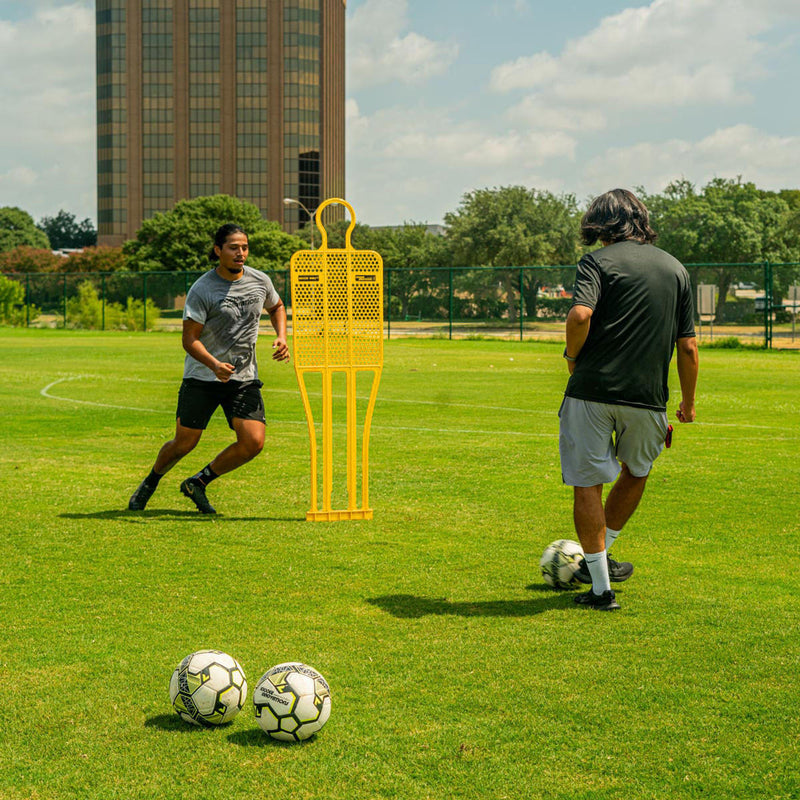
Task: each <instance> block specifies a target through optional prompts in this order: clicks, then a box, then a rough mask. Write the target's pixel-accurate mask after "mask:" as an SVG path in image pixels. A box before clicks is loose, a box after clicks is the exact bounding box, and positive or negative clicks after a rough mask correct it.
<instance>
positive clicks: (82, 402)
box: [39, 375, 800, 441]
mask: <svg viewBox="0 0 800 800" xmlns="http://www.w3.org/2000/svg"><path fill="white" fill-rule="evenodd" d="M99 377H100V376H97V375H69V376H66V377H64V378H58V379H57V380H54V381H52V382H51V383H48V384H47V386H45V387H44V388H43V389H41V390H40V391H39V394H41V395H42V397H47V398H48V399H50V400H59V401H61V402H65V403H77V404H80V405H87V406H96V407H97V408H113V409H118V410H121V411H141V412H143V413H146V414H170V415H172V414H174V411H171V410H165V409H156V408H142V407H140V406H119V405H113V404H111V403H99V402H96V401H93V400H76V399H75V398H72V397H59V396H58V395H54V394H51V393H50V389H52V388H53V387H54V386H57V385H59V384H61V383H67V382H68V381H78V380H84V379H98V378H99ZM120 380H127V381H133V382H136V383H166V381H148V380H146V379H143V378H122V379H120ZM267 391H268V392H281V393H283V394H295V395H299V391H294V390H292V389H268V390H267ZM308 394H309V396H310V397H321V396H322V395H321V393H317V392H309V393H308ZM333 397H334V398H336V399H340V400H343V399H346V395H337V394H334V395H333ZM359 399H361V400H368V399H369V398H367V397H362V398H359ZM385 402H389V403H407V404H411V405H438V406H447V407H457V408H469V409H483V410H485V411H508V412H514V413H516V412H526V413H540V414H547V416H553V415H555V412H552V411H540V410H536V411H533V410H531V409H520V408H513V407H508V406H481V405H472V404H470V403H446V402H442V403H439V402H436V401H433V400H407V399H393V398H384V397H381V398H379V403H385ZM274 421H275V422H277V421H278V420H274ZM280 422H281V423H283V424H286V425H306V424H307V423H306V422H305V420H280ZM692 425H693V426H697V427H719V428H749V429H751V430H764V431H774V430H781V428H779V427H778V426H775V425H754V424H751V423H738V422H694V423H692ZM335 427H339V426H338V425H337V426H335ZM342 427H344V426H342ZM374 427H375V428H381V429H383V430H392V431H417V432H419V433H453V434H459V435H462V434H475V435H492V434H495V435H498V436H529V437H533V438H548V437H552V436H558V433H557V432H554V433H532V432H529V431H508V430H486V429H482V430H470V429H465V428H416V427H408V426H402V425H380V426H377V425H376V426H374ZM714 438H715V439H717V440H719V441H750V440H753V441H759V440H760V437H751V438H748V437H741V436H735V437H724V436H715V437H714ZM798 438H800V436H786V435H782V436H773V440H774V441H793V440H795V439H798Z"/></svg>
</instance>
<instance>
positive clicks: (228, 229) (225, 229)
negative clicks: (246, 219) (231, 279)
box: [208, 222, 247, 261]
mask: <svg viewBox="0 0 800 800" xmlns="http://www.w3.org/2000/svg"><path fill="white" fill-rule="evenodd" d="M232 233H243V234H244V235H245V236H247V232H246V231H245V230H244V228H240V227H239V226H238V225H235V224H234V223H232V222H229V223H227V225H222V226H221V227H220V228H219V229H218V230H217V232H216V233H215V234H214V247H222V246H223V245H224V244H225V242H227V241H228V237H229V236H230V235H231V234H232ZM214 247H212V248H211V250H210V251H209V253H208V260H209V261H219V256H218V255H217V251H216V250H214Z"/></svg>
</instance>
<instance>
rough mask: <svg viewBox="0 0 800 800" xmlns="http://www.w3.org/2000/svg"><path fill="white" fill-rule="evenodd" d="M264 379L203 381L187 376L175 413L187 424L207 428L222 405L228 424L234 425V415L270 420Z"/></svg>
mask: <svg viewBox="0 0 800 800" xmlns="http://www.w3.org/2000/svg"><path fill="white" fill-rule="evenodd" d="M263 385H264V384H263V383H261V381H228V382H227V383H222V382H221V381H201V380H198V379H197V378H185V379H184V381H183V383H181V388H180V391H179V392H178V410H177V412H176V414H175V416H176V417H177V419H178V420H179V421H180V423H181V425H183V426H184V427H185V428H197V429H199V430H201V431H202V430H205V429H206V426H207V425H208V421H209V420H210V419H211V415H212V414H213V413H214V412H215V411H216V410H217V408H218V406H222V410H223V411H224V412H225V417H226V419H227V420H228V427H229V428H231V429H233V418H234V417H237V418H239V419H256V420H258V421H259V422H263V423H265V424H266V421H267V418H266V416H265V415H264V399H263V398H262V397H261V387H262V386H263Z"/></svg>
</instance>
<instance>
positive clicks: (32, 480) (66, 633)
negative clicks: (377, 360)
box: [0, 330, 800, 800]
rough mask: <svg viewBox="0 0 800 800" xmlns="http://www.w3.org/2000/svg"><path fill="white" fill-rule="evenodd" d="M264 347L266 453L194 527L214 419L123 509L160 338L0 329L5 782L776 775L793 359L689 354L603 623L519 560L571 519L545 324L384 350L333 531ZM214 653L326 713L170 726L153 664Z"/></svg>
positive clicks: (795, 446) (168, 389)
mask: <svg viewBox="0 0 800 800" xmlns="http://www.w3.org/2000/svg"><path fill="white" fill-rule="evenodd" d="M259 346H260V348H261V351H262V352H261V367H262V378H263V380H264V382H265V399H266V402H267V406H268V409H267V415H268V428H267V446H266V448H265V450H264V453H263V454H262V455H261V456H260V457H259V458H258V459H256V460H255V461H253V462H251V463H250V464H248V465H246V466H245V467H243V468H241V469H240V470H238V471H237V472H235V473H232V474H230V475H228V476H225V477H223V478H222V479H220V480H219V481H217V482H216V483H214V484H213V485H212V487H211V490H210V497H211V498H212V501H213V502H214V503H215V505H216V506H217V509H218V510H219V511H220V512H221V513H220V514H219V515H218V516H217V517H214V518H209V517H202V516H200V515H199V514H197V513H196V512H193V511H192V510H191V508H190V507H189V505H188V501H187V500H185V499H184V498H183V497H182V496H181V495H180V494H179V493H178V488H177V487H178V484H179V482H180V480H181V479H182V478H183V477H185V476H186V475H188V474H191V473H192V472H194V471H196V470H197V469H199V468H200V467H202V466H203V465H204V464H206V463H207V462H208V461H209V460H211V458H212V457H213V455H214V454H215V453H216V452H217V451H218V450H219V449H221V448H222V447H223V446H225V445H227V444H228V443H229V441H230V434H229V431H228V430H227V428H226V427H225V424H224V421H223V419H222V417H221V415H220V416H219V417H218V418H217V417H215V419H214V420H213V421H212V424H211V426H210V428H209V430H208V431H207V433H206V435H205V436H204V438H203V440H202V441H201V443H200V445H199V447H198V449H197V450H196V451H195V452H194V453H192V454H191V455H190V456H189V457H187V459H186V460H185V461H184V462H183V463H182V464H181V465H179V466H178V467H177V468H176V470H175V471H174V472H172V473H170V474H169V475H168V476H167V477H166V478H165V479H164V480H163V481H162V485H161V487H160V488H159V490H158V492H157V493H156V495H155V496H154V498H153V499H152V501H151V503H150V507H149V508H148V510H147V511H145V512H143V513H129V512H127V511H124V510H123V509H124V508H125V507H126V504H127V500H128V497H129V496H130V494H131V492H132V491H133V489H134V488H135V487H136V485H137V484H138V482H139V480H140V479H141V478H142V477H143V475H144V474H145V473H146V472H147V471H148V470H149V468H150V466H151V465H152V462H153V459H154V457H155V453H156V451H157V449H158V447H159V446H160V445H161V443H162V442H163V441H165V440H166V439H168V438H169V437H170V436H171V433H172V428H173V424H174V419H173V417H174V410H173V409H174V404H175V397H176V391H177V386H178V383H179V380H180V375H181V368H182V355H181V350H180V339H179V336H178V335H176V334H168V333H162V334H136V335H126V334H119V333H117V334H98V333H79V332H65V331H10V330H3V331H0V348H2V353H3V355H2V359H0V394H1V395H2V397H1V398H0V399H1V401H2V409H3V410H2V416H0V431H1V432H2V442H3V448H2V451H0V475H1V476H2V481H0V502H1V503H2V508H3V512H4V513H3V522H2V531H3V536H2V538H0V703H2V712H3V713H2V719H3V722H2V735H1V736H0V764H2V769H0V798H3V800H22V799H23V798H25V799H26V800H28V799H29V798H34V799H36V800H40V799H41V800H43V799H45V798H47V799H49V798H58V799H59V800H61V799H62V798H97V799H98V800H106V799H107V798H124V800H133V799H136V798H143V799H144V798H148V799H149V798H157V799H159V800H160V799H161V798H202V799H203V800H205V799H206V798H213V799H216V798H220V799H222V798H225V799H226V800H228V799H230V798H258V797H270V798H287V799H288V800H295V798H297V799H298V800H299V799H300V798H320V800H355V799H356V798H358V799H360V798H364V799H365V800H374V799H377V798H399V799H401V800H405V799H408V800H411V799H413V800H418V799H420V798H431V800H449V799H450V798H487V799H490V800H500V798H514V799H515V800H516V799H517V798H565V800H566V798H569V799H570V800H582V799H584V798H585V799H586V800H588V798H619V799H620V800H630V799H631V798H653V799H654V800H655V799H656V798H657V799H658V800H663V798H667V797H681V798H683V797H686V798H701V797H702V798H709V797H712V798H749V797H753V798H755V797H758V798H796V797H798V795H799V794H800V778H798V769H797V765H798V763H800V753H799V752H798V750H799V749H800V747H799V746H798V744H799V741H800V740H799V739H798V734H797V719H796V716H797V707H798V699H800V690H798V676H799V675H800V671H799V670H798V666H800V635H799V634H800V631H798V597H800V578H799V577H798V569H797V565H798V556H800V519H799V518H798V506H799V504H798V499H797V492H798V487H799V486H800V430H798V423H797V419H798V405H799V403H798V398H799V397H800V356H798V354H796V353H777V352H775V353H765V352H754V351H747V350H742V351H727V350H708V351H706V350H704V351H702V352H701V382H700V389H699V397H698V423H697V424H695V425H692V426H680V427H679V426H677V425H676V428H677V430H676V434H675V441H674V445H673V448H672V450H671V451H669V452H667V453H665V454H664V455H662V456H661V458H660V459H659V461H658V462H657V464H656V467H655V469H654V472H653V475H652V477H651V480H650V484H649V486H648V489H647V492H646V495H645V499H644V502H643V504H642V507H641V508H640V510H639V512H638V513H637V515H636V516H635V517H634V518H633V520H632V521H631V523H630V525H629V527H628V528H627V529H626V530H625V532H624V533H623V535H622V537H621V539H620V540H619V542H618V546H617V548H616V550H615V553H616V554H617V556H618V557H624V558H625V559H626V560H628V559H629V560H632V561H633V562H635V564H636V574H635V575H634V576H633V578H632V579H631V580H630V581H629V582H627V583H625V584H624V585H622V586H620V587H619V589H620V590H619V592H618V598H619V600H620V603H621V605H622V611H621V612H620V613H617V614H600V613H597V612H592V611H587V610H585V609H579V608H577V607H576V606H575V605H574V603H573V602H572V594H573V593H572V592H561V593H559V592H554V591H551V590H547V589H546V588H545V587H544V584H543V583H542V581H541V579H540V577H539V575H538V559H539V556H540V554H541V552H542V550H543V549H544V547H545V546H546V545H547V544H548V543H549V542H550V541H551V540H553V539H557V538H562V537H566V538H574V534H573V532H572V523H571V494H570V491H569V490H568V489H567V488H565V487H564V486H563V485H562V484H561V480H560V472H559V464H558V451H557V438H556V433H557V410H558V405H559V403H560V398H561V393H562V391H563V386H564V382H565V376H566V370H565V365H564V362H563V360H562V359H561V357H560V354H561V349H562V346H563V345H562V346H559V345H557V344H552V345H551V344H542V343H523V344H521V343H514V342H485V341H467V342H450V341H440V340H437V341H410V340H392V341H391V342H388V343H387V345H386V366H385V370H384V375H383V380H382V384H381V390H380V395H379V399H378V405H377V408H376V412H375V419H374V425H373V435H372V442H371V449H370V463H371V471H370V473H371V479H370V498H371V505H372V507H373V508H374V513H375V518H374V520H372V521H361V522H338V523H319V522H317V523H313V522H306V521H305V519H304V517H305V512H306V511H307V510H308V508H309V485H308V475H309V453H308V432H307V429H306V425H305V421H304V415H303V409H302V404H301V402H300V398H299V393H298V392H297V385H296V380H295V376H294V371H293V369H292V368H291V367H290V366H287V365H278V364H274V363H272V362H271V361H270V360H269V356H268V353H269V340H268V339H267V338H266V337H265V338H264V339H263V340H262V341H261V343H260V345H259ZM672 384H673V387H676V386H677V380H676V378H675V376H674V373H673V380H672ZM48 386H49V387H50V388H49V389H46V387H48ZM45 389H46V391H44V393H43V390H45ZM312 390H313V389H312ZM337 403H340V401H338V400H337ZM675 404H676V400H675V399H674V398H673V400H672V402H671V404H670V414H674V408H675ZM341 436H342V431H341V429H337V441H339V440H340V439H341ZM207 647H214V648H219V649H222V650H225V651H226V652H229V653H231V654H232V655H233V656H234V657H235V658H237V659H238V660H239V661H240V663H241V664H242V665H243V667H244V669H245V671H246V672H247V675H248V678H249V681H250V685H251V688H252V686H253V685H254V684H255V681H256V680H257V679H258V677H259V676H260V674H261V673H262V672H263V671H265V670H266V669H267V668H268V667H270V666H272V665H273V664H275V663H278V662H280V661H285V660H300V661H305V662H306V663H309V664H311V665H312V666H314V667H316V668H317V669H319V670H320V671H321V672H322V673H323V674H324V675H325V677H326V678H327V679H328V681H329V682H330V684H331V688H332V692H333V712H332V716H331V720H330V722H329V723H328V725H327V726H326V728H325V729H324V730H323V731H322V733H321V734H320V735H319V736H318V737H317V738H315V739H313V740H311V741H309V742H307V743H305V744H303V745H297V746H291V745H290V746H285V745H280V744H276V743H273V742H271V741H270V740H268V739H267V738H266V737H265V736H264V735H263V734H262V733H261V731H260V730H259V729H258V728H257V726H256V722H255V719H254V717H253V713H252V706H251V705H247V706H246V707H245V709H244V710H243V711H242V713H241V714H240V715H239V716H238V717H237V719H236V720H235V721H234V722H233V723H232V724H231V725H229V726H227V727H223V728H220V729H215V730H193V729H190V728H189V727H188V726H186V725H184V724H183V723H181V722H180V721H179V720H178V718H177V716H175V715H174V713H173V712H172V710H171V707H170V704H169V698H168V692H167V690H168V682H169V677H170V674H171V673H172V670H173V669H174V667H175V665H176V664H177V663H178V662H179V661H180V659H181V658H182V657H183V656H185V655H186V654H187V653H189V652H191V651H193V650H197V649H201V648H207Z"/></svg>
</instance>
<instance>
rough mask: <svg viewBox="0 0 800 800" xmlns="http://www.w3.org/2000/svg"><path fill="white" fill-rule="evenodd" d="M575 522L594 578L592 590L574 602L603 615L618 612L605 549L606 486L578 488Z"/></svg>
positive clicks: (575, 497)
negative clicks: (604, 497) (604, 509)
mask: <svg viewBox="0 0 800 800" xmlns="http://www.w3.org/2000/svg"><path fill="white" fill-rule="evenodd" d="M573 489H574V492H575V496H574V504H573V518H574V520H575V531H576V532H577V534H578V538H579V539H580V542H581V547H582V548H583V554H584V559H585V563H586V567H587V568H588V570H589V574H590V575H591V578H592V588H591V589H590V590H589V591H588V592H585V593H584V594H579V595H576V596H575V602H576V603H578V604H579V605H586V606H590V607H592V608H597V609H600V610H602V611H615V610H616V609H618V608H619V603H617V601H616V598H615V597H614V592H612V591H611V582H610V579H609V576H608V558H607V555H606V549H605V535H606V517H605V513H604V511H603V484H602V483H601V484H598V485H597V486H575V487H573Z"/></svg>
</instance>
